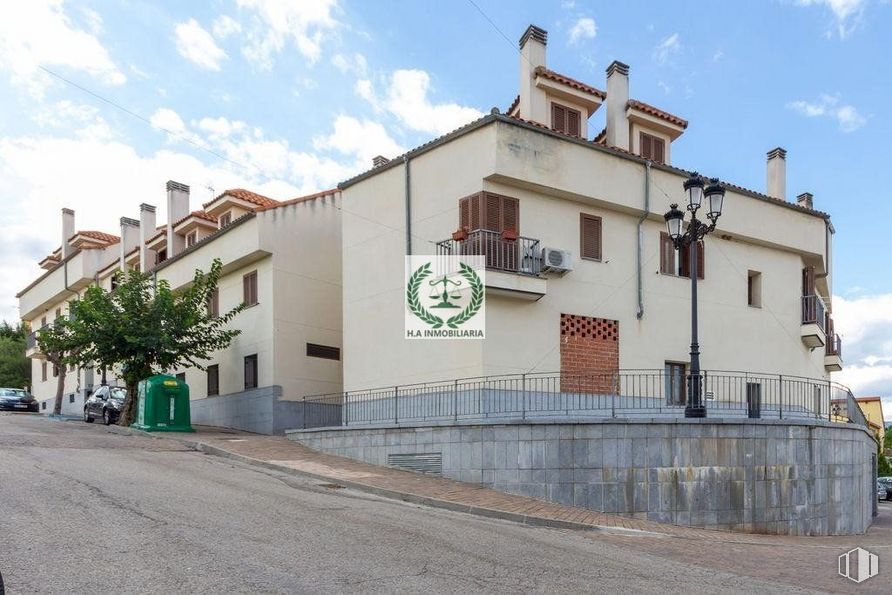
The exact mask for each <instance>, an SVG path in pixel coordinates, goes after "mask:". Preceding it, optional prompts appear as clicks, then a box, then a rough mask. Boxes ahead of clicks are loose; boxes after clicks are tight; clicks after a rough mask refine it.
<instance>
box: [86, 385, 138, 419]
mask: <svg viewBox="0 0 892 595" xmlns="http://www.w3.org/2000/svg"><path fill="white" fill-rule="evenodd" d="M126 396H127V392H126V391H125V390H124V389H123V388H117V387H113V386H100V387H99V388H97V389H96V392H94V393H93V394H92V395H90V398H88V399H87V400H86V402H85V403H84V421H85V422H87V423H88V424H91V423H93V421H94V420H96V419H101V420H102V421H103V423H105V425H107V426H109V425H111V424H113V423H115V422H116V421H118V415H120V413H121V406H122V405H123V404H124V397H126Z"/></svg>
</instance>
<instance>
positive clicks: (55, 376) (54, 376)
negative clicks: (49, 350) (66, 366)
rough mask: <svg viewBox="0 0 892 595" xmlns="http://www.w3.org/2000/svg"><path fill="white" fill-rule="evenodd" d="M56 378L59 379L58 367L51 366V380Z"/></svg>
mask: <svg viewBox="0 0 892 595" xmlns="http://www.w3.org/2000/svg"><path fill="white" fill-rule="evenodd" d="M58 377H59V366H57V365H56V364H53V378H58Z"/></svg>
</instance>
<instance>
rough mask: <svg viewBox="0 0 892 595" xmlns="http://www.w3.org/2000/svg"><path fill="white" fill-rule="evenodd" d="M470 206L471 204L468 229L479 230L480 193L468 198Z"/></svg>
mask: <svg viewBox="0 0 892 595" xmlns="http://www.w3.org/2000/svg"><path fill="white" fill-rule="evenodd" d="M470 204H471V217H470V222H471V225H470V228H471V229H472V230H474V229H480V210H481V208H480V193H479V192H478V193H477V194H475V195H473V196H471V197H470Z"/></svg>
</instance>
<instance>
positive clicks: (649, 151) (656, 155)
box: [639, 132, 666, 163]
mask: <svg viewBox="0 0 892 595" xmlns="http://www.w3.org/2000/svg"><path fill="white" fill-rule="evenodd" d="M639 144H640V149H641V151H640V153H641V156H642V157H644V158H645V159H650V160H651V161H655V162H656V163H663V162H664V161H665V160H666V141H665V140H663V139H661V138H659V137H657V136H654V135H652V134H648V133H646V132H642V133H641V135H640V136H639Z"/></svg>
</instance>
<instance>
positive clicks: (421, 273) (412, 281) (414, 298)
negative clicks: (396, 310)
mask: <svg viewBox="0 0 892 595" xmlns="http://www.w3.org/2000/svg"><path fill="white" fill-rule="evenodd" d="M431 272H432V271H431V263H429V262H426V263H424V264H423V265H421V266H420V267H418V270H417V271H415V272H414V273H412V276H411V277H409V283H408V285H407V287H406V301H407V303H408V305H409V310H411V312H412V314H414V315H415V316H417V317H418V318H420V319H421V320H423V321H424V322H426V323H428V324H429V325H431V327H432V328H435V329H437V328H440V327H441V326H443V319H442V318H440V317H439V316H436V315H435V314H431V313H430V312H428V311H427V310H426V309H425V308H424V306H422V305H421V300H420V299H419V298H418V288H419V287H421V282H422V281H424V280H425V279H426V278H427V277H429V276H430V275H431Z"/></svg>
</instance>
